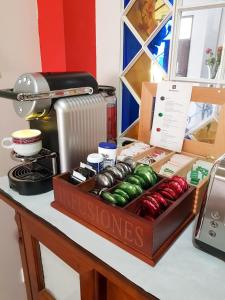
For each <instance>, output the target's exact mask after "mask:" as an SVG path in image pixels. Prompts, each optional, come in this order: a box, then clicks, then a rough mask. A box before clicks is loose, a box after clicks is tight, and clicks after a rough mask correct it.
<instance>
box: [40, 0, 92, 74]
mask: <svg viewBox="0 0 225 300" xmlns="http://www.w3.org/2000/svg"><path fill="white" fill-rule="evenodd" d="M37 3H38V15H39V36H40V49H41V60H42V70H43V71H44V72H46V71H88V72H90V73H92V74H93V75H94V76H95V75H96V31H95V0H85V1H79V0H66V1H63V0H47V1H46V0H37Z"/></svg>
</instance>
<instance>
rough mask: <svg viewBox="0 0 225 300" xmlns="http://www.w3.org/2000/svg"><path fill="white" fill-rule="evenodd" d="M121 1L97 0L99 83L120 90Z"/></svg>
mask: <svg viewBox="0 0 225 300" xmlns="http://www.w3.org/2000/svg"><path fill="white" fill-rule="evenodd" d="M121 2H122V1H121V0H113V5H111V6H109V1H105V0H96V51H97V81H98V83H99V84H102V85H113V86H115V87H116V89H117V95H118V89H119V73H120V16H121Z"/></svg>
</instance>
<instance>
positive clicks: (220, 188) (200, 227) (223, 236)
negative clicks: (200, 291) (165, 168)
mask: <svg viewBox="0 0 225 300" xmlns="http://www.w3.org/2000/svg"><path fill="white" fill-rule="evenodd" d="M224 191H225V156H223V157H221V158H219V159H218V160H217V161H216V162H215V164H214V166H213V168H212V170H211V174H210V180H209V185H208V189H207V192H206V193H205V197H204V199H203V203H202V207H201V210H200V213H199V217H198V220H197V223H196V229H195V233H194V245H195V246H197V247H198V248H200V249H202V250H204V251H206V252H208V253H210V254H212V255H215V256H217V257H219V258H221V259H223V260H225V192H224Z"/></svg>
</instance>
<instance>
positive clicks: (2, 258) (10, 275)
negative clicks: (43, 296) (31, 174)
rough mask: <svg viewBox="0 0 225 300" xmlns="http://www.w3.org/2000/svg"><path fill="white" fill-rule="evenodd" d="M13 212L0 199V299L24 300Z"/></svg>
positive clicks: (23, 286) (24, 291)
mask: <svg viewBox="0 0 225 300" xmlns="http://www.w3.org/2000/svg"><path fill="white" fill-rule="evenodd" d="M14 215H15V213H14V210H13V209H12V208H11V207H9V206H8V205H6V204H5V203H4V202H3V201H2V200H1V199H0V237H1V243H0V299H1V300H25V299H26V290H25V285H24V282H23V278H22V276H21V270H22V264H21V259H20V251H19V244H18V233H17V227H16V223H15V221H14Z"/></svg>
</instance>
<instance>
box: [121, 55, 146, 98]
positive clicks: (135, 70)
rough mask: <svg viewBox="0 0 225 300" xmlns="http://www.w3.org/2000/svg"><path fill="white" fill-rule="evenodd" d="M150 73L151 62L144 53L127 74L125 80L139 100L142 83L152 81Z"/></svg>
mask: <svg viewBox="0 0 225 300" xmlns="http://www.w3.org/2000/svg"><path fill="white" fill-rule="evenodd" d="M150 73H151V60H150V58H149V57H148V55H147V54H146V53H145V52H143V54H142V55H141V56H140V57H139V58H138V59H137V60H136V62H135V63H134V64H133V65H132V66H131V68H130V70H129V71H128V72H127V73H126V74H125V78H126V79H127V81H128V82H129V84H130V85H131V86H132V88H133V90H134V91H135V93H136V94H137V95H138V96H139V98H141V86H142V82H143V81H149V80H150Z"/></svg>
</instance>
